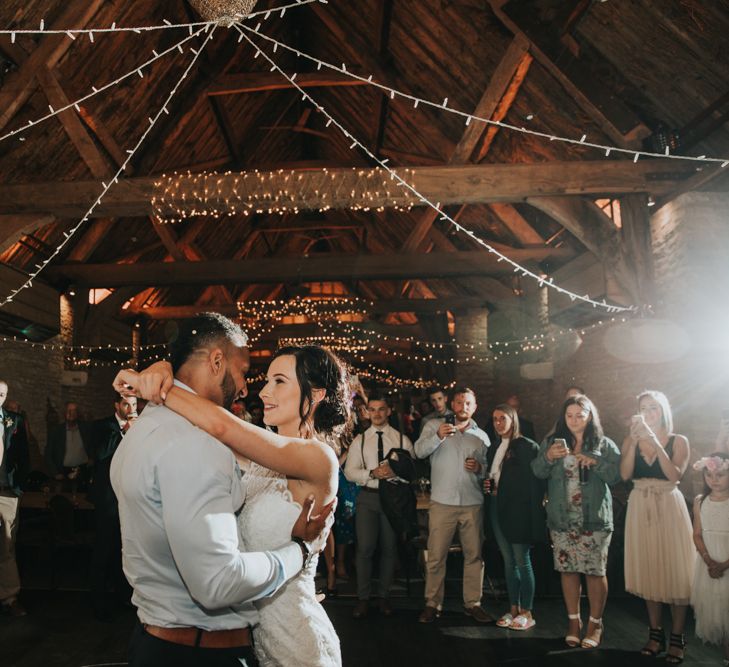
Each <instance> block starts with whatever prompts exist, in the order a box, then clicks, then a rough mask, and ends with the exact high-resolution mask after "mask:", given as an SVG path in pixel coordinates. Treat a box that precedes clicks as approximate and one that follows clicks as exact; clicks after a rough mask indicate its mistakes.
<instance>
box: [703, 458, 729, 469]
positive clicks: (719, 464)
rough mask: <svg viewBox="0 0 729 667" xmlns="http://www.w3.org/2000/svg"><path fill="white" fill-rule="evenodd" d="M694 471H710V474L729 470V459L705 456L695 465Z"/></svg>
mask: <svg viewBox="0 0 729 667" xmlns="http://www.w3.org/2000/svg"><path fill="white" fill-rule="evenodd" d="M694 470H708V471H709V472H722V471H724V470H729V459H723V458H721V457H720V456H704V457H703V458H701V459H699V460H698V461H696V463H694Z"/></svg>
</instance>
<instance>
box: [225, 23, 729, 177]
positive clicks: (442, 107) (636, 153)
mask: <svg viewBox="0 0 729 667" xmlns="http://www.w3.org/2000/svg"><path fill="white" fill-rule="evenodd" d="M234 27H235V28H236V29H237V30H238V31H239V32H240V30H241V29H243V30H246V31H247V32H250V33H253V34H254V35H257V36H258V37H260V38H261V39H264V40H266V41H267V42H270V43H271V44H273V46H274V51H276V50H277V49H278V48H281V49H285V50H287V51H289V52H290V53H294V54H295V55H297V56H298V57H300V58H305V59H307V60H309V61H310V62H313V63H315V64H316V66H317V69H318V70H320V69H321V68H322V67H325V68H327V69H330V70H332V71H334V72H338V73H340V74H344V75H345V76H347V77H349V78H351V79H356V80H357V81H361V82H363V83H366V84H368V85H370V86H374V87H375V88H379V89H380V90H382V91H383V92H385V93H387V94H388V95H389V96H390V98H391V99H395V98H396V97H399V98H402V99H405V100H408V101H410V102H412V103H413V106H414V107H416V108H417V107H418V106H419V105H421V104H422V105H423V106H427V107H430V108H432V109H436V110H437V111H446V112H448V113H452V114H455V115H456V116H460V117H461V118H463V119H464V121H465V124H466V125H470V124H471V123H472V122H474V121H475V122H479V123H484V124H486V125H491V126H494V127H499V128H501V129H504V130H509V131H511V132H519V133H521V134H529V135H532V136H534V137H539V138H542V139H547V140H548V141H558V142H561V143H565V144H572V145H575V146H586V147H588V148H594V149H596V150H599V151H602V152H603V153H604V155H605V157H608V156H609V155H610V154H611V153H621V154H624V155H627V156H629V157H631V158H633V160H634V161H637V160H638V159H639V158H641V157H652V158H668V159H672V160H688V161H692V162H702V163H704V162H709V163H718V164H720V165H721V166H722V167H726V166H727V165H729V158H725V157H724V158H722V157H708V156H706V155H699V156H694V155H678V154H673V153H671V152H670V150H669V147H668V146H667V147H666V150H665V152H663V153H657V152H652V151H643V150H635V149H630V148H622V147H620V146H612V145H609V144H600V143H595V142H591V141H587V134H585V133H583V134H582V135H581V137H580V138H579V139H575V138H572V137H564V136H561V135H558V134H550V133H549V132H542V131H540V130H533V129H530V128H527V127H524V126H520V125H513V124H511V123H506V122H504V121H499V120H493V119H491V118H485V117H482V116H478V115H475V114H472V113H467V112H466V111H462V110H460V109H456V108H453V107H451V106H448V100H449V98H448V97H444V98H443V99H442V100H441V101H440V102H436V101H433V100H429V99H426V98H424V97H417V96H416V95H411V94H409V93H404V92H402V91H400V90H397V89H396V88H392V87H390V86H387V85H385V84H383V83H379V82H378V81H375V80H374V77H373V75H369V76H367V77H364V76H361V75H358V74H356V73H354V72H352V71H350V70H349V69H348V68H347V66H346V65H345V64H344V63H342V65H341V66H338V65H334V64H333V63H330V62H327V61H325V60H321V59H320V58H316V57H314V56H312V55H310V54H308V53H305V52H304V51H301V50H299V49H295V48H293V47H291V46H288V45H287V44H285V43H283V42H280V41H279V40H277V39H274V38H273V37H270V36H268V35H266V34H264V33H262V32H260V27H261V25H260V24H258V25H257V26H256V28H251V27H250V26H247V25H243V24H242V23H240V22H237V23H236V24H235V26H234ZM246 39H248V38H247V37H246ZM249 41H250V40H249ZM251 44H254V43H253V42H252V41H251ZM254 46H256V45H255V44H254ZM256 48H258V47H257V46H256ZM261 53H263V52H261ZM264 55H265V54H264ZM271 62H272V61H271ZM281 74H282V75H283V76H285V77H286V78H287V79H289V77H288V76H287V75H286V74H285V73H284V72H281ZM291 80H292V79H289V81H291ZM312 102H313V100H312Z"/></svg>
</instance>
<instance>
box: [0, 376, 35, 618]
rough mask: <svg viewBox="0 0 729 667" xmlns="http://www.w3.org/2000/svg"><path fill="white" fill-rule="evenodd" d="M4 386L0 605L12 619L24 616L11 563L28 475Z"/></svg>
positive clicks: (20, 431) (0, 385) (0, 396)
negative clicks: (22, 495)
mask: <svg viewBox="0 0 729 667" xmlns="http://www.w3.org/2000/svg"><path fill="white" fill-rule="evenodd" d="M7 396H8V383H7V382H5V381H4V380H0V438H2V447H0V604H2V611H3V612H5V613H9V614H11V615H12V616H25V610H24V609H23V608H22V607H21V606H20V604H19V602H18V593H19V592H20V576H19V575H18V566H17V563H16V562H15V538H16V536H17V532H18V499H19V497H20V495H21V493H22V491H21V489H20V487H21V485H22V484H23V483H24V482H25V478H26V477H27V476H28V467H29V462H28V440H27V438H26V430H25V428H23V425H22V421H21V420H22V417H21V416H20V415H19V414H18V413H17V412H10V411H8V410H4V409H3V405H4V403H5V399H6V398H7Z"/></svg>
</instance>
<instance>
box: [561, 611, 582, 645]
mask: <svg viewBox="0 0 729 667" xmlns="http://www.w3.org/2000/svg"><path fill="white" fill-rule="evenodd" d="M567 618H569V619H570V621H579V622H580V623H579V627H580V632H582V619H581V618H580V615H579V614H567ZM564 642H565V644H567V646H569V647H570V648H577V647H578V646H579V645H580V638H579V637H577V636H576V635H567V636H566V637H565V638H564Z"/></svg>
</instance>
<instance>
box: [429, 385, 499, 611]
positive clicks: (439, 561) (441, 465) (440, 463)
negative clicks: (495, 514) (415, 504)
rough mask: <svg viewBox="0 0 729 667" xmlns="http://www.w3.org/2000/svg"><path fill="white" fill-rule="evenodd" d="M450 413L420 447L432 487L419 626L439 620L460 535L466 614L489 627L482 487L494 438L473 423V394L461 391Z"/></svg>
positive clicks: (433, 421) (434, 422)
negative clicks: (452, 552)
mask: <svg viewBox="0 0 729 667" xmlns="http://www.w3.org/2000/svg"><path fill="white" fill-rule="evenodd" d="M451 409H452V410H453V413H454V414H453V415H452V417H451V419H431V420H430V421H429V422H427V423H426V424H425V426H424V427H423V432H422V434H421V436H420V438H418V441H417V442H416V443H415V453H416V454H417V456H418V458H421V459H424V458H428V457H430V470H431V485H432V487H431V488H432V492H431V496H430V510H429V513H428V525H429V532H428V560H427V564H426V565H427V566H426V578H425V609H424V610H423V613H422V614H421V615H420V618H419V621H420V622H421V623H432V622H433V621H434V620H435V619H436V618H437V617H438V616H440V613H441V609H442V606H443V589H444V584H445V574H446V559H447V557H448V548H449V547H450V545H451V543H452V541H453V537H454V536H455V534H456V531H458V538H459V540H460V542H461V549H462V551H463V604H464V610H465V612H466V614H468V615H469V616H471V617H472V618H473V619H474V620H476V621H478V622H479V623H490V622H492V621H493V620H494V619H493V618H492V617H491V616H490V615H489V614H487V613H486V612H485V611H484V610H483V609H482V608H481V595H482V592H483V574H484V566H483V559H482V557H481V543H482V541H483V540H482V536H483V528H482V518H481V511H482V507H483V491H482V482H483V478H484V476H485V474H486V451H487V449H488V447H489V437H488V436H487V435H486V433H485V432H484V431H482V430H481V429H480V428H479V427H478V426H476V422H474V421H473V419H472V416H473V413H474V412H475V411H476V395H475V394H474V393H473V390H471V389H468V388H467V387H463V388H461V389H456V391H455V392H454V393H453V400H452V401H451Z"/></svg>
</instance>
